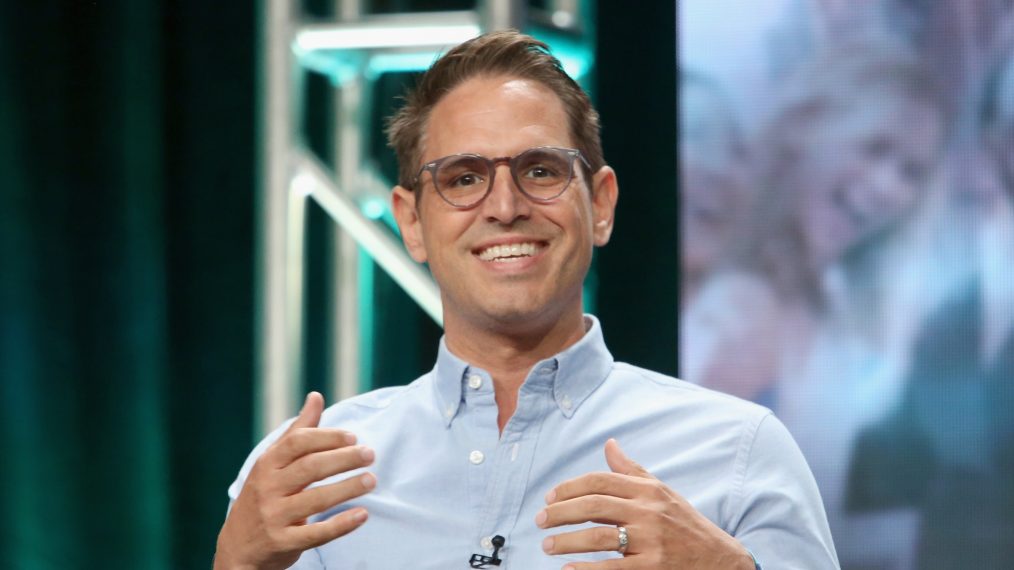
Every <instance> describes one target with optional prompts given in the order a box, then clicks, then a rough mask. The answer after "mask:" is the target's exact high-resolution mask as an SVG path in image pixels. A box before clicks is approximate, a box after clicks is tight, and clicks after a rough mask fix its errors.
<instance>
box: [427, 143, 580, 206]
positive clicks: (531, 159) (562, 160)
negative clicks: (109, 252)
mask: <svg viewBox="0 0 1014 570" xmlns="http://www.w3.org/2000/svg"><path fill="white" fill-rule="evenodd" d="M577 158H580V159H581V162H583V163H584V165H585V166H586V167H587V168H588V170H589V171H590V170H591V165H589V164H588V161H587V160H586V159H585V158H584V157H583V156H581V151H579V150H576V149H572V148H557V147H552V146H539V147H535V148H530V149H528V150H526V151H523V152H521V153H519V154H516V155H514V156H509V157H508V156H502V157H499V158H486V157H485V156H482V155H478V154H452V155H450V156H445V157H443V158H438V159H436V160H434V161H433V162H428V163H426V164H424V165H423V167H422V168H421V169H419V174H417V175H416V177H415V181H414V182H413V184H412V187H413V188H415V187H418V185H419V180H420V179H421V178H422V175H423V172H429V173H430V178H431V179H432V180H433V185H434V186H435V187H436V189H437V194H439V195H440V197H441V198H443V199H444V201H445V202H447V203H448V204H450V205H452V206H454V207H455V208H462V209H464V208H471V207H472V206H475V205H476V204H478V203H479V202H482V201H483V200H484V199H485V198H486V196H489V193H490V191H491V190H492V189H493V180H494V179H495V178H496V167H497V166H498V165H500V164H506V165H508V166H509V167H510V171H511V178H513V179H514V184H516V185H517V187H518V188H519V189H520V190H521V193H522V194H524V195H525V196H527V197H528V199H529V200H532V201H533V202H540V203H545V202H549V201H551V200H553V199H555V198H558V197H559V196H560V195H561V194H563V193H564V192H565V191H566V190H567V187H568V186H570V182H571V180H573V179H574V160H575V159H577Z"/></svg>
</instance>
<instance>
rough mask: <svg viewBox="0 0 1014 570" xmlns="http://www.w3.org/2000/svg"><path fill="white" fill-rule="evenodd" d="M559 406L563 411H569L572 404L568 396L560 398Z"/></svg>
mask: <svg viewBox="0 0 1014 570" xmlns="http://www.w3.org/2000/svg"><path fill="white" fill-rule="evenodd" d="M560 405H561V406H563V409H565V410H569V409H570V408H571V406H573V404H572V403H571V402H570V397H569V396H564V397H563V398H560Z"/></svg>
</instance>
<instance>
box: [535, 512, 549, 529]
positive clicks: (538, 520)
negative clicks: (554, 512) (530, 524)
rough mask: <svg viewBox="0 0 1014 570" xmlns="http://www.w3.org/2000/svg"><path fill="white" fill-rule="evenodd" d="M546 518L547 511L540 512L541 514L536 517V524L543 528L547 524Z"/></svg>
mask: <svg viewBox="0 0 1014 570" xmlns="http://www.w3.org/2000/svg"><path fill="white" fill-rule="evenodd" d="M546 516H547V515H546V511H545V510H541V511H539V514H537V515H535V524H536V525H537V526H540V527H541V526H542V525H543V524H545V522H546Z"/></svg>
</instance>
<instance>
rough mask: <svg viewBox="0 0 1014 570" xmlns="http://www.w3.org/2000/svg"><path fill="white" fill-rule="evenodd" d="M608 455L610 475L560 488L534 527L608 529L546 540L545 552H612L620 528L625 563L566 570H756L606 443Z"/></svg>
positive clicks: (732, 542)
mask: <svg viewBox="0 0 1014 570" xmlns="http://www.w3.org/2000/svg"><path fill="white" fill-rule="evenodd" d="M605 453H606V463H608V464H609V468H610V470H611V471H612V472H611V473H604V472H603V473H589V474H587V475H582V476H581V477H577V478H575V479H571V480H569V481H566V482H564V483H561V484H560V485H557V486H556V488H554V489H553V490H551V491H550V492H549V493H548V494H547V495H546V504H547V506H546V508H545V509H543V510H542V511H541V512H540V513H539V514H538V515H537V516H536V517H535V522H536V524H537V525H538V526H539V527H540V528H554V527H558V526H562V525H571V524H580V523H585V522H594V523H600V524H605V525H612V526H598V527H593V528H587V529H583V530H578V531H574V532H567V533H563V534H557V535H553V536H550V537H547V538H546V539H545V541H544V542H543V544H542V548H543V550H545V551H546V553H547V554H570V553H577V552H606V551H616V550H618V548H619V531H618V530H617V527H621V526H622V527H624V528H626V529H627V536H628V538H629V542H628V545H627V548H626V551H625V552H624V553H623V555H624V557H623V558H620V559H612V560H604V561H601V562H570V563H568V564H567V566H565V568H568V569H573V570H613V569H617V570H619V569H635V568H653V569H654V568H680V569H689V568H694V569H700V570H707V569H716V570H717V569H720V570H734V569H740V568H742V569H743V570H753V569H754V563H753V558H752V557H751V556H750V553H749V552H747V550H746V549H745V548H744V547H743V545H741V544H740V543H739V542H738V541H736V539H734V538H732V537H731V536H729V534H728V533H726V532H725V531H723V530H722V529H720V528H718V527H717V526H715V524H714V523H712V522H711V521H710V520H708V519H707V518H706V517H705V516H704V515H702V514H701V513H699V512H697V510H696V509H694V507H693V506H691V505H690V503H688V502H687V500H686V499H684V498H683V497H681V496H680V495H679V494H678V493H676V492H675V491H673V490H672V489H670V488H669V487H667V486H666V485H665V484H663V483H662V482H661V481H659V480H658V479H656V478H655V477H654V476H653V475H652V474H651V473H648V471H647V470H645V469H644V468H643V467H641V466H640V465H638V464H637V463H635V462H634V461H633V460H631V459H630V458H629V457H627V456H626V455H625V454H624V453H623V451H622V450H621V449H620V445H619V444H618V443H616V440H615V439H610V440H609V441H607V442H606V446H605Z"/></svg>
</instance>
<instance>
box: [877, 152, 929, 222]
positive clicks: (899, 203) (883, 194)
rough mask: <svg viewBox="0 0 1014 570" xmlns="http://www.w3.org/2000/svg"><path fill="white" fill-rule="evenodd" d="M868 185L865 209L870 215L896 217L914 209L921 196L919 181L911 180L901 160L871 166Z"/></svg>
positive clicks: (886, 161) (881, 162)
mask: <svg viewBox="0 0 1014 570" xmlns="http://www.w3.org/2000/svg"><path fill="white" fill-rule="evenodd" d="M869 169H870V172H869V175H868V178H867V183H868V184H869V186H870V191H869V193H868V194H867V195H866V196H865V197H864V198H865V202H866V204H863V207H864V208H865V209H866V210H868V211H869V213H871V214H872V213H875V212H878V211H879V212H880V213H881V214H883V215H889V214H892V215H896V214H899V213H901V212H903V211H905V210H908V209H909V208H910V207H912V206H913V205H914V204H915V202H916V199H917V198H918V196H919V190H920V188H919V186H920V184H919V181H916V180H911V179H910V178H909V177H908V176H906V174H905V172H904V165H903V164H902V163H901V161H900V160H898V161H893V160H885V161H880V162H878V163H877V164H875V165H870V167H869Z"/></svg>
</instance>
